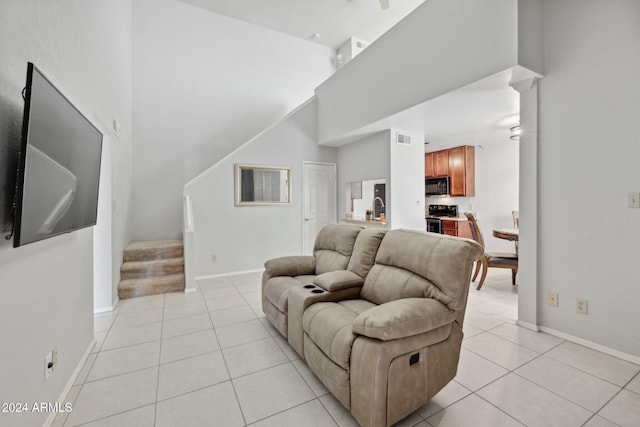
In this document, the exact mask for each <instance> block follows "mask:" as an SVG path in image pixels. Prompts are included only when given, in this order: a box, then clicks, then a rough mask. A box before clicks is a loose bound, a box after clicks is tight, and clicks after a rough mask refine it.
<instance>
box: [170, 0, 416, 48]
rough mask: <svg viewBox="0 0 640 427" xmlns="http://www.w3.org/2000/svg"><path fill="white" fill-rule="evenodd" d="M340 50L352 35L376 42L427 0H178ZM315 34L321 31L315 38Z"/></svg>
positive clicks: (368, 41) (369, 41)
mask: <svg viewBox="0 0 640 427" xmlns="http://www.w3.org/2000/svg"><path fill="white" fill-rule="evenodd" d="M178 1H181V2H183V3H189V4H191V5H194V6H197V7H200V8H202V9H207V10H210V11H212V12H215V13H218V14H221V15H225V16H228V17H231V18H235V19H239V20H242V21H246V22H249V23H252V24H255V25H259V26H261V27H266V28H270V29H272V30H275V31H279V32H282V33H286V34H289V35H292V36H295V37H299V38H301V39H305V40H308V41H312V42H314V43H319V44H322V45H325V46H328V47H331V48H334V49H338V48H339V47H340V46H342V44H343V43H344V42H345V41H346V40H347V39H349V37H352V36H353V37H356V38H358V39H361V40H363V41H365V42H367V43H372V42H373V41H374V40H376V39H377V38H378V37H380V36H381V35H382V34H384V33H385V32H387V31H388V30H389V29H390V28H391V27H393V26H394V25H395V24H397V23H398V22H399V21H400V20H402V19H403V18H404V17H405V16H407V15H408V14H409V13H411V12H412V11H413V10H414V9H415V8H416V7H418V6H419V5H420V4H422V3H423V2H424V1H425V0H390V6H389V8H388V9H385V10H383V9H382V8H381V6H380V2H379V0H353V1H347V0H178ZM314 34H319V36H317V37H313V35H314Z"/></svg>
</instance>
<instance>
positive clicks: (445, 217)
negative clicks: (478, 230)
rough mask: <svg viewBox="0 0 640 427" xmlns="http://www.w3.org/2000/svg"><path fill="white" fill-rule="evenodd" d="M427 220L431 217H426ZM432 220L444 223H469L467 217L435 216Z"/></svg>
mask: <svg viewBox="0 0 640 427" xmlns="http://www.w3.org/2000/svg"><path fill="white" fill-rule="evenodd" d="M425 218H429V215H425ZM432 218H437V219H440V220H442V221H467V217H466V216H434V217H432Z"/></svg>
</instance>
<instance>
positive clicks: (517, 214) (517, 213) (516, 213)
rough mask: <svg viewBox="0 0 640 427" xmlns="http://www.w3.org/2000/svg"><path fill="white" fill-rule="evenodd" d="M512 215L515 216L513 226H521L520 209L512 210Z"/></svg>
mask: <svg viewBox="0 0 640 427" xmlns="http://www.w3.org/2000/svg"><path fill="white" fill-rule="evenodd" d="M511 216H512V217H513V228H519V227H520V211H511Z"/></svg>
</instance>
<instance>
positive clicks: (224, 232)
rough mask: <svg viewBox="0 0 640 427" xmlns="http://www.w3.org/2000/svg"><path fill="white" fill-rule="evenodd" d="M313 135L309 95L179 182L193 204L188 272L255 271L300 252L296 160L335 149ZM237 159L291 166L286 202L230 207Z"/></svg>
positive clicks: (328, 157)
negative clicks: (262, 129)
mask: <svg viewBox="0 0 640 427" xmlns="http://www.w3.org/2000/svg"><path fill="white" fill-rule="evenodd" d="M315 138H316V103H315V99H313V100H311V101H309V102H308V103H306V104H305V105H304V106H302V107H301V108H299V109H297V110H296V111H294V112H293V113H292V114H291V115H290V116H288V117H286V118H285V119H284V120H282V121H280V122H278V123H276V124H274V126H273V127H271V128H270V129H267V130H266V131H265V132H263V133H262V134H260V135H258V136H257V137H256V138H254V139H253V140H252V141H250V142H248V143H247V144H245V145H243V146H242V147H241V148H239V149H238V150H236V151H235V152H233V153H232V154H231V155H229V156H227V157H225V158H224V159H223V160H221V161H220V162H218V163H216V164H215V165H214V166H213V167H211V168H210V169H208V170H207V171H206V172H204V173H203V174H202V175H200V176H199V177H197V178H196V179H195V180H193V181H192V182H190V183H189V184H187V185H186V186H185V189H184V194H185V196H189V197H190V198H191V202H192V207H193V230H194V233H193V240H194V241H193V251H192V256H190V257H189V256H188V257H187V259H186V260H185V262H186V263H187V270H188V271H190V272H191V275H192V276H194V277H202V276H209V275H216V274H224V273H230V272H235V271H246V270H254V269H260V268H263V265H264V262H265V261H266V260H267V259H270V258H274V257H278V256H284V255H300V254H302V162H303V161H317V162H335V161H336V149H335V148H327V147H319V146H318V145H317V143H316V139H315ZM238 163H241V164H249V165H252V164H253V165H267V166H288V167H291V185H292V196H291V204H290V205H286V206H235V200H234V188H235V187H234V173H235V170H234V166H235V165H236V164H238ZM212 255H216V257H217V261H216V262H215V263H213V262H212V261H211V256H212Z"/></svg>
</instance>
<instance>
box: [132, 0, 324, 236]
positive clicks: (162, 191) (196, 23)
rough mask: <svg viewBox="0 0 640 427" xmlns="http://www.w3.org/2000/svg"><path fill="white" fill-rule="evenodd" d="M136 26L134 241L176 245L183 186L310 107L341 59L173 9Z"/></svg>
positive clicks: (153, 1)
mask: <svg viewBox="0 0 640 427" xmlns="http://www.w3.org/2000/svg"><path fill="white" fill-rule="evenodd" d="M133 22H134V26H133V27H134V29H133V82H134V96H133V100H134V105H133V111H134V114H133V115H134V139H135V146H134V185H133V195H134V237H135V238H136V239H160V238H178V237H179V236H180V231H181V228H182V227H181V226H182V204H181V200H182V189H183V186H184V184H186V183H187V182H188V181H190V180H191V179H193V178H195V177H196V176H197V175H198V174H200V173H201V172H203V171H204V170H206V169H207V168H208V167H210V166H211V165H213V164H214V163H216V162H217V161H218V160H220V159H221V158H222V157H224V156H225V155H227V154H229V153H230V152H231V151H232V150H233V149H235V148H237V147H239V146H240V145H242V144H243V143H245V142H246V141H248V140H249V139H251V138H252V137H253V136H255V135H256V134H258V133H259V132H260V131H262V130H263V129H265V128H267V127H268V126H269V125H271V124H272V123H273V122H275V121H277V120H279V119H280V118H282V117H283V116H284V115H285V114H286V113H288V112H289V111H291V110H293V109H294V108H295V107H297V106H298V105H300V104H301V103H303V102H304V101H306V100H307V99H309V98H310V97H311V96H312V95H313V89H314V88H315V87H316V86H317V85H319V84H320V83H321V82H322V81H323V80H324V79H326V78H327V77H329V76H330V75H331V73H333V72H334V71H335V68H334V64H333V62H332V61H334V56H335V51H334V50H333V49H330V48H327V47H324V46H321V45H318V44H317V43H312V42H310V41H305V40H302V39H298V38H294V37H291V36H288V35H285V34H283V33H278V32H275V31H271V30H268V29H265V28H262V27H258V26H255V25H252V24H248V23H246V22H242V21H239V20H236V19H232V18H228V17H225V16H222V15H218V14H215V13H213V12H211V11H208V10H206V9H201V8H198V7H195V6H192V5H189V4H186V3H184V2H180V1H175V0H136V1H134V2H133Z"/></svg>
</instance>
